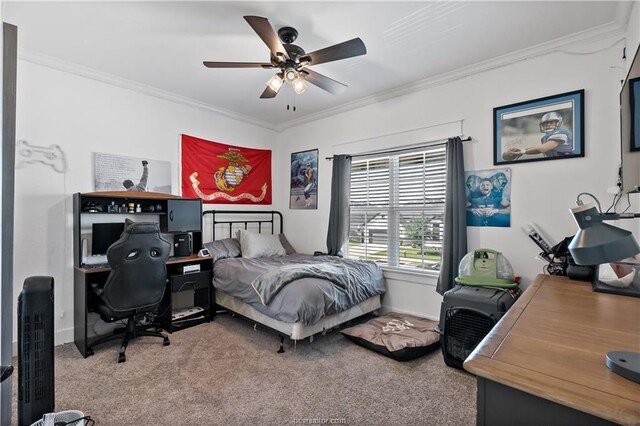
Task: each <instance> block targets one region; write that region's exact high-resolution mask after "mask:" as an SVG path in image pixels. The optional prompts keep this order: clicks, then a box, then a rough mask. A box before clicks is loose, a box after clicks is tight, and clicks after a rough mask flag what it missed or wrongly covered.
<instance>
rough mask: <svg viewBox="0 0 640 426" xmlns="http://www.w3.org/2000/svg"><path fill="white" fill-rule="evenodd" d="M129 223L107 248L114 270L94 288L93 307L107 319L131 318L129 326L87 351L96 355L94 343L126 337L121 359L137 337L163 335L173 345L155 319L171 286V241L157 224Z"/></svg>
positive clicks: (123, 341)
mask: <svg viewBox="0 0 640 426" xmlns="http://www.w3.org/2000/svg"><path fill="white" fill-rule="evenodd" d="M126 222H127V223H126V226H125V229H124V232H123V233H122V235H121V236H120V239H119V240H118V241H116V242H115V243H113V244H112V245H111V246H110V247H109V249H108V250H107V260H108V261H109V266H110V267H111V273H110V274H109V277H108V278H107V281H106V282H105V284H104V286H99V285H94V286H93V287H92V290H93V294H94V299H95V300H94V302H95V303H94V306H93V308H94V309H93V310H94V311H96V312H98V313H99V314H100V317H101V318H102V319H103V320H104V321H106V322H114V321H118V320H123V319H127V320H128V321H127V325H126V327H120V328H117V329H115V330H114V331H113V333H112V334H110V335H107V336H104V337H102V338H99V339H97V340H96V341H95V342H93V343H92V344H91V346H90V347H89V348H88V350H87V354H88V355H93V348H94V346H96V345H99V344H101V343H104V342H107V341H110V340H114V339H119V338H122V345H121V347H120V352H119V354H118V362H124V361H126V356H125V353H124V352H125V350H126V349H127V345H128V344H129V340H130V339H132V338H134V337H138V336H155V337H161V338H162V339H163V345H164V346H167V345H169V338H168V337H167V336H166V335H164V334H162V333H161V332H160V328H159V327H158V326H157V324H154V322H153V320H154V319H155V316H156V315H157V310H158V306H159V305H160V302H161V301H162V298H163V296H164V292H165V289H166V286H167V267H166V264H165V262H166V260H167V258H168V257H169V252H170V249H171V244H169V242H168V241H167V240H165V239H164V238H162V236H161V235H160V229H159V228H158V224H157V223H142V222H132V221H130V220H127V221H126ZM142 320H145V322H144V323H141V321H142Z"/></svg>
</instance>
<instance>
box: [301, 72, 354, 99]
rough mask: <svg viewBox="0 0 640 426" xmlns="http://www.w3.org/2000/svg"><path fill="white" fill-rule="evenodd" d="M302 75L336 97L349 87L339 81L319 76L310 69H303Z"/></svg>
mask: <svg viewBox="0 0 640 426" xmlns="http://www.w3.org/2000/svg"><path fill="white" fill-rule="evenodd" d="M300 74H302V77H303V78H304V79H305V80H306V81H308V82H309V83H311V84H314V85H316V86H318V87H319V88H321V89H323V90H326V91H327V92H329V93H332V94H334V95H339V94H341V93H343V92H344V91H345V90H347V87H348V86H347V85H346V84H342V83H340V82H339V81H335V80H334V79H332V78H329V77H327V76H326V75H322V74H319V73H317V72H315V71H311V70H310V69H303V70H302V71H300Z"/></svg>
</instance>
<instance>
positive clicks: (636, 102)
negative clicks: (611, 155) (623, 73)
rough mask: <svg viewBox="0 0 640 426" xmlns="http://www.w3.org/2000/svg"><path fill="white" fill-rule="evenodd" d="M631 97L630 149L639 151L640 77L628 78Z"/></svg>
mask: <svg viewBox="0 0 640 426" xmlns="http://www.w3.org/2000/svg"><path fill="white" fill-rule="evenodd" d="M629 96H630V98H631V99H629V100H630V101H631V151H640V77H638V78H634V79H632V80H629Z"/></svg>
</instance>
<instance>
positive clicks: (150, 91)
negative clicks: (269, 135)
mask: <svg viewBox="0 0 640 426" xmlns="http://www.w3.org/2000/svg"><path fill="white" fill-rule="evenodd" d="M18 59H20V60H23V61H27V62H31V63H34V64H37V65H42V66H45V67H49V68H53V69H56V70H58V71H63V72H67V73H70V74H75V75H78V76H81V77H86V78H89V79H92V80H96V81H100V82H102V83H106V84H110V85H112V86H116V87H119V88H121V89H127V90H131V91H134V92H137V93H141V94H144V95H148V96H153V97H156V98H160V99H163V100H166V101H170V102H174V103H177V104H182V105H186V106H189V107H192V108H196V109H200V110H203V111H207V112H213V113H216V114H219V115H222V116H225V117H228V118H231V119H233V120H237V121H242V122H244V123H248V124H252V125H254V126H258V127H263V128H265V129H268V130H273V131H277V129H276V127H274V126H273V124H271V123H269V122H267V121H264V120H259V119H256V118H253V117H249V116H246V115H242V114H237V113H235V112H232V111H229V110H226V109H223V108H219V107H216V106H213V105H209V104H206V103H204V102H200V101H196V100H194V99H191V98H188V97H186V96H181V95H177V94H175V93H172V92H168V91H165V90H161V89H158V88H156V87H153V86H149V85H146V84H143V83H138V82H137V81H133V80H128V79H126V78H121V77H118V76H115V75H113V74H109V73H105V72H102V71H98V70H96V69H93V68H89V67H85V66H83V65H79V64H76V63H74V62H69V61H64V60H61V59H57V58H54V57H51V56H48V55H43V54H41V53H37V52H34V51H31V50H28V49H24V48H18Z"/></svg>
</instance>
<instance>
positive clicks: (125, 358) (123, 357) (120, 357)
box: [118, 354, 127, 363]
mask: <svg viewBox="0 0 640 426" xmlns="http://www.w3.org/2000/svg"><path fill="white" fill-rule="evenodd" d="M126 360H127V356H126V355H125V354H118V363H121V362H125V361H126Z"/></svg>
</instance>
